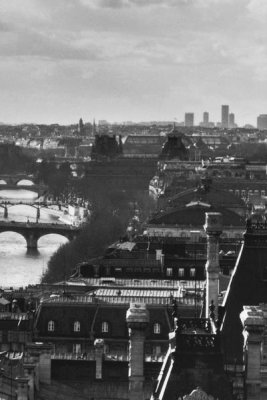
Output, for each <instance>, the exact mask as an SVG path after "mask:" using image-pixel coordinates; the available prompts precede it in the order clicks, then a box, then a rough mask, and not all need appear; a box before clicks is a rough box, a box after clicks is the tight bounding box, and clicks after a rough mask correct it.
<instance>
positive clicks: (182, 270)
mask: <svg viewBox="0 0 267 400" xmlns="http://www.w3.org/2000/svg"><path fill="white" fill-rule="evenodd" d="M178 276H179V278H182V277H183V276H184V268H179V269H178Z"/></svg>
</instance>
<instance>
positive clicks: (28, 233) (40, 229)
mask: <svg viewBox="0 0 267 400" xmlns="http://www.w3.org/2000/svg"><path fill="white" fill-rule="evenodd" d="M9 231H10V232H16V233H19V234H21V235H22V236H23V237H24V238H25V240H26V242H27V248H28V249H37V246H38V241H39V239H40V238H41V237H43V236H46V235H48V234H57V235H61V236H64V237H66V238H67V239H68V240H72V239H75V237H76V236H77V234H78V233H79V231H80V228H74V227H71V226H67V225H62V224H54V223H52V224H51V223H50V224H46V223H45V224H43V223H40V224H39V223H32V222H27V223H23V222H16V221H11V222H9V221H1V222H0V232H9Z"/></svg>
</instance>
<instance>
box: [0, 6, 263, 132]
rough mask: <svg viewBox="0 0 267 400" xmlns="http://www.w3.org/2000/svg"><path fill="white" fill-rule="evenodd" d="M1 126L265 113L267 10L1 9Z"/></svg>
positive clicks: (244, 117) (250, 118)
mask: <svg viewBox="0 0 267 400" xmlns="http://www.w3.org/2000/svg"><path fill="white" fill-rule="evenodd" d="M0 10H1V17H0V18H1V19H0V29H1V39H0V52H1V61H0V85H1V113H0V121H2V122H9V123H21V122H38V123H53V122H58V123H62V124H68V123H72V122H75V121H77V119H78V118H79V117H80V116H82V117H83V118H84V120H85V121H86V120H88V121H92V120H93V118H96V120H97V119H106V120H109V121H126V120H132V121H140V120H145V121H148V120H172V119H176V120H177V121H182V120H183V119H184V113H185V112H194V113H195V122H196V123H198V121H201V120H202V113H203V111H208V112H209V114H210V120H212V121H215V122H216V121H220V118H221V116H220V113H221V108H220V107H221V105H222V104H229V105H230V108H231V110H232V111H233V112H234V113H235V116H236V122H237V123H238V124H239V125H244V124H246V123H249V124H253V125H256V118H257V115H259V114H264V113H266V111H267V99H266V91H267V74H266V72H267V71H266V68H267V67H266V65H267V63H266V61H267V60H266V59H267V52H266V46H267V45H266V34H267V27H266V16H267V3H266V1H264V0H195V1H191V0H71V1H70V0H57V1H54V0H23V1H21V0H11V1H10V0H0Z"/></svg>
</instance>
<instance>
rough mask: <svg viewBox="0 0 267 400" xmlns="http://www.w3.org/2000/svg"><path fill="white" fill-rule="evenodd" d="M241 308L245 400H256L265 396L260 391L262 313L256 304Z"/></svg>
mask: <svg viewBox="0 0 267 400" xmlns="http://www.w3.org/2000/svg"><path fill="white" fill-rule="evenodd" d="M243 309H244V310H243V311H242V312H241V314H240V319H241V322H242V325H243V328H244V330H243V336H244V352H245V354H244V360H245V362H246V365H245V369H246V370H245V376H246V380H245V392H246V395H247V397H246V398H247V400H257V399H260V398H264V397H265V396H264V395H263V394H262V392H261V383H262V375H261V357H262V354H261V351H262V350H261V349H262V343H263V334H264V313H263V311H262V309H261V308H260V307H257V306H244V307H243ZM262 396H263V397H262Z"/></svg>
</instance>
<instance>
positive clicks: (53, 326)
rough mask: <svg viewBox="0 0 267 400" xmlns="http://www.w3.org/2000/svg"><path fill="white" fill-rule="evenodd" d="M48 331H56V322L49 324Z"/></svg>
mask: <svg viewBox="0 0 267 400" xmlns="http://www.w3.org/2000/svg"><path fill="white" fill-rule="evenodd" d="M47 330H48V331H49V332H54V330H55V322H54V321H49V322H48V324H47Z"/></svg>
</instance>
